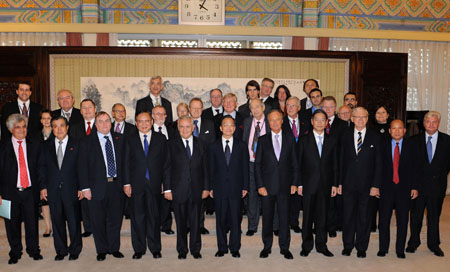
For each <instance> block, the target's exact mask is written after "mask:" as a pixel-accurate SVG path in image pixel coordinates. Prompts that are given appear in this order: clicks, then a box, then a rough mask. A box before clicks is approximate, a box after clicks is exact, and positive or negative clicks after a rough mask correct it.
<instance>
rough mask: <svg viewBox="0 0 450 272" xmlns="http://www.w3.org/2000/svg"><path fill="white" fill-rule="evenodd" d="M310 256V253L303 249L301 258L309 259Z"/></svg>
mask: <svg viewBox="0 0 450 272" xmlns="http://www.w3.org/2000/svg"><path fill="white" fill-rule="evenodd" d="M308 255H309V251H308V250H305V249H302V251H300V256H302V257H308Z"/></svg>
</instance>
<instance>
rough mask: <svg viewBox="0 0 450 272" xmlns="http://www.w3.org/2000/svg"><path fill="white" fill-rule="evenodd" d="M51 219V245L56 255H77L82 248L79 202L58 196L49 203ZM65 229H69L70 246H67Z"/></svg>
mask: <svg viewBox="0 0 450 272" xmlns="http://www.w3.org/2000/svg"><path fill="white" fill-rule="evenodd" d="M49 206H50V215H51V218H52V228H53V244H54V246H55V251H56V254H61V255H67V254H68V253H70V254H72V255H79V254H80V252H81V249H82V247H83V242H82V240H81V215H80V201H79V200H78V199H75V200H72V199H64V197H63V196H62V195H61V194H59V195H57V196H54V197H52V199H51V200H50V201H49ZM67 228H68V229H69V238H70V245H69V246H67Z"/></svg>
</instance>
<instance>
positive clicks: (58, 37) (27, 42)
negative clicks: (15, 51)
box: [0, 32, 66, 46]
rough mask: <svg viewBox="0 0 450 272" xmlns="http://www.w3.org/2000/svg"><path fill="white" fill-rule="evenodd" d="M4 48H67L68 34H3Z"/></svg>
mask: <svg viewBox="0 0 450 272" xmlns="http://www.w3.org/2000/svg"><path fill="white" fill-rule="evenodd" d="M0 44H1V45H2V46H65V45H66V33H53V32H49V33H45V32H36V33H26V32H1V33H0Z"/></svg>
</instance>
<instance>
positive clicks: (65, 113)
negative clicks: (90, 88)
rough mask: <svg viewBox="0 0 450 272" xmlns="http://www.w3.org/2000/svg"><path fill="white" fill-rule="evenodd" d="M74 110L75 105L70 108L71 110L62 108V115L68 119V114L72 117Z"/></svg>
mask: <svg viewBox="0 0 450 272" xmlns="http://www.w3.org/2000/svg"><path fill="white" fill-rule="evenodd" d="M72 111H73V107H72V108H70V110H69V111H64V110H63V109H62V108H61V116H62V117H65V118H66V119H67V114H70V117H72Z"/></svg>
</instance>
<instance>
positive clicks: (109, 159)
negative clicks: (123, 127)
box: [78, 111, 126, 261]
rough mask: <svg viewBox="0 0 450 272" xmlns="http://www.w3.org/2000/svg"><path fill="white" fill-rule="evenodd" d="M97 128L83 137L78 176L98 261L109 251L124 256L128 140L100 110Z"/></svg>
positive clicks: (96, 119)
mask: <svg viewBox="0 0 450 272" xmlns="http://www.w3.org/2000/svg"><path fill="white" fill-rule="evenodd" d="M95 126H96V128H97V131H96V132H95V133H91V134H90V135H89V136H86V137H84V138H82V139H81V141H80V150H79V156H78V159H79V160H78V176H79V179H80V183H81V186H80V187H81V189H82V190H81V191H82V192H83V197H84V198H86V199H87V200H88V205H89V212H90V216H91V224H92V230H93V233H94V242H95V248H96V251H97V261H103V260H105V258H106V254H112V255H113V256H114V257H115V258H123V254H122V253H121V252H120V251H119V249H120V228H121V226H122V218H123V212H122V211H123V207H122V202H123V198H122V194H123V191H122V185H123V182H124V181H123V160H122V158H123V157H122V156H123V154H125V153H124V152H125V150H124V149H125V148H126V146H125V145H126V144H125V143H124V137H123V135H122V134H118V133H115V132H113V133H111V132H110V131H111V118H110V117H109V115H108V113H106V112H103V111H101V112H99V113H98V114H97V116H96V118H95Z"/></svg>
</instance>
